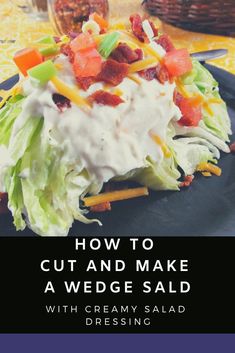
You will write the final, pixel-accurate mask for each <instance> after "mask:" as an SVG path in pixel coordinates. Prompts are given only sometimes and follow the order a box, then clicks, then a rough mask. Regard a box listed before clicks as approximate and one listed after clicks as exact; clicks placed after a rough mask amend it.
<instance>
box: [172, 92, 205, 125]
mask: <svg viewBox="0 0 235 353" xmlns="http://www.w3.org/2000/svg"><path fill="white" fill-rule="evenodd" d="M178 107H179V108H180V110H181V113H182V118H181V119H180V120H179V121H178V123H179V124H180V125H183V126H198V123H199V121H200V120H201V119H202V109H201V104H195V98H181V100H180V101H179V103H178Z"/></svg>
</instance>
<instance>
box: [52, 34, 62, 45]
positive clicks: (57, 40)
mask: <svg viewBox="0 0 235 353" xmlns="http://www.w3.org/2000/svg"><path fill="white" fill-rule="evenodd" d="M53 39H54V41H55V42H56V44H58V43H60V42H61V39H60V37H57V36H54V37H53Z"/></svg>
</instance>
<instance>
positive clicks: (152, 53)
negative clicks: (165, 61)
mask: <svg viewBox="0 0 235 353" xmlns="http://www.w3.org/2000/svg"><path fill="white" fill-rule="evenodd" d="M141 48H142V49H143V51H144V53H145V55H150V56H153V57H155V59H157V60H158V61H159V62H161V61H162V58H161V56H160V55H159V54H158V53H157V52H156V50H154V49H153V48H151V47H150V46H149V45H148V44H145V45H142V46H141Z"/></svg>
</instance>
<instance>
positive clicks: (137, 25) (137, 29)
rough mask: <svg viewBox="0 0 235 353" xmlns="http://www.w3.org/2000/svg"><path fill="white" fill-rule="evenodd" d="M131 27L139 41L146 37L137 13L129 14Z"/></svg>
mask: <svg viewBox="0 0 235 353" xmlns="http://www.w3.org/2000/svg"><path fill="white" fill-rule="evenodd" d="M130 22H131V29H132V32H133V34H134V35H135V36H136V37H137V38H138V39H139V40H140V41H141V42H144V41H145V39H146V38H147V36H146V34H145V32H144V30H143V27H142V18H141V17H140V15H138V14H134V15H132V16H130Z"/></svg>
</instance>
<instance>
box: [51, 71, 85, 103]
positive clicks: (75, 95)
mask: <svg viewBox="0 0 235 353" xmlns="http://www.w3.org/2000/svg"><path fill="white" fill-rule="evenodd" d="M51 82H52V83H53V85H54V86H55V88H56V89H57V91H58V93H60V94H61V95H62V96H64V97H66V98H68V99H70V100H71V102H73V103H75V104H76V105H78V106H79V107H81V106H90V105H89V102H88V101H87V100H86V99H84V98H83V97H81V96H80V95H79V91H78V89H77V88H75V87H70V86H68V85H66V84H65V83H64V82H63V81H61V80H60V79H59V78H58V77H56V76H54V77H52V78H51Z"/></svg>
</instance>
